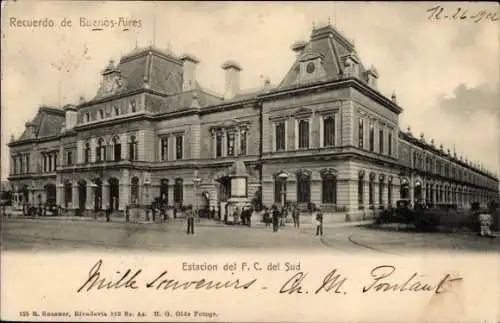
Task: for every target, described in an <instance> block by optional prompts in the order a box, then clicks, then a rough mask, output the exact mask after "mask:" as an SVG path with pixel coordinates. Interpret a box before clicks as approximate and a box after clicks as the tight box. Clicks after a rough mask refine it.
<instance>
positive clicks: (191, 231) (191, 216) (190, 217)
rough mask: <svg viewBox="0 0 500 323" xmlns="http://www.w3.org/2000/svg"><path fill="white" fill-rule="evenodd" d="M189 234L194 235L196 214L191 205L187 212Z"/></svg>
mask: <svg viewBox="0 0 500 323" xmlns="http://www.w3.org/2000/svg"><path fill="white" fill-rule="evenodd" d="M186 219H187V234H194V213H193V208H192V206H191V205H189V206H188V207H187V210H186Z"/></svg>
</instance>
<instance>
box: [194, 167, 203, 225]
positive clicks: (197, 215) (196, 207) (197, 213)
mask: <svg viewBox="0 0 500 323" xmlns="http://www.w3.org/2000/svg"><path fill="white" fill-rule="evenodd" d="M193 184H194V199H195V214H196V219H197V220H198V221H199V212H198V185H200V184H201V178H200V177H198V170H195V171H194V178H193Z"/></svg>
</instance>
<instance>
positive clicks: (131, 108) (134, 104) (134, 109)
mask: <svg viewBox="0 0 500 323" xmlns="http://www.w3.org/2000/svg"><path fill="white" fill-rule="evenodd" d="M136 111H137V105H136V102H135V100H132V101H130V112H132V113H133V112H136Z"/></svg>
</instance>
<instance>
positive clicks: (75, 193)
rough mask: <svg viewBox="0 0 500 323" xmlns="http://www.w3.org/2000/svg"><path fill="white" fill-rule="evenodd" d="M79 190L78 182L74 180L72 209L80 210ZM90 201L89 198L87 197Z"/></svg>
mask: <svg viewBox="0 0 500 323" xmlns="http://www.w3.org/2000/svg"><path fill="white" fill-rule="evenodd" d="M79 193H80V192H79V190H78V182H77V181H76V180H73V184H72V185H71V208H72V209H78V207H79V206H80V194H79ZM87 200H88V197H87Z"/></svg>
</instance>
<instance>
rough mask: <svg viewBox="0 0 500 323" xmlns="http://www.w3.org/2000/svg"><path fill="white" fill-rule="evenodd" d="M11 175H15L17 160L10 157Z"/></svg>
mask: <svg viewBox="0 0 500 323" xmlns="http://www.w3.org/2000/svg"><path fill="white" fill-rule="evenodd" d="M12 173H13V174H17V159H16V157H12Z"/></svg>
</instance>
